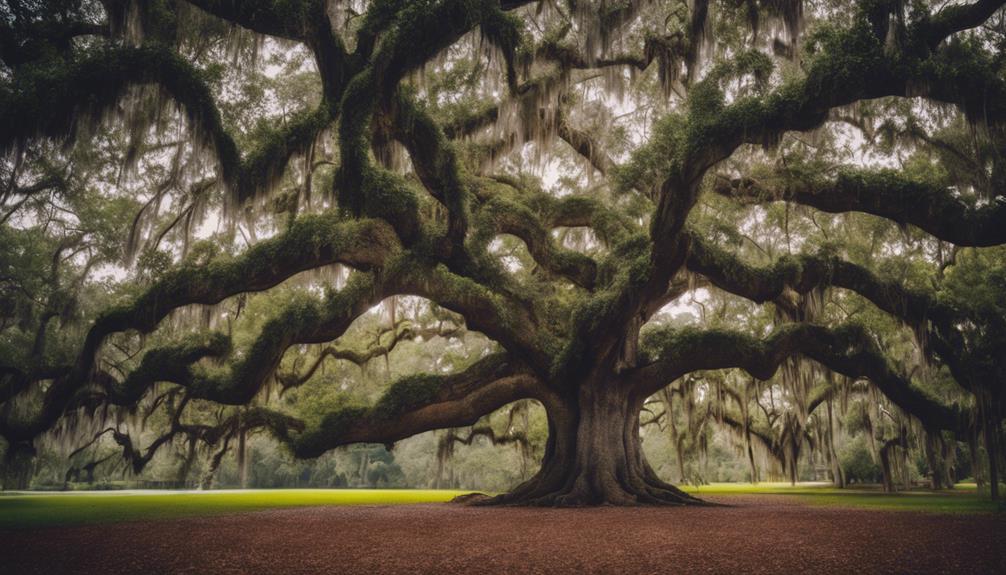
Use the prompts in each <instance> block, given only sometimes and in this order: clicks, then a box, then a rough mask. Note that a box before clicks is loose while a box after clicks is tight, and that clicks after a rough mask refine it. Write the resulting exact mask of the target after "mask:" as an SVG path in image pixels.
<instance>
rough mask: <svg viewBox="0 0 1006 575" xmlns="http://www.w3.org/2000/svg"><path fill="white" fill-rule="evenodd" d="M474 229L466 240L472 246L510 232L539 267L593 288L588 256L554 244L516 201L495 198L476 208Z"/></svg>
mask: <svg viewBox="0 0 1006 575" xmlns="http://www.w3.org/2000/svg"><path fill="white" fill-rule="evenodd" d="M476 228H477V232H476V233H475V235H474V238H473V239H472V240H470V242H469V245H471V246H472V249H475V250H479V251H483V250H484V249H485V246H486V245H487V244H488V242H489V241H491V240H492V238H493V237H495V236H496V235H497V234H511V235H514V236H516V237H518V238H520V239H521V240H523V241H524V243H525V244H526V245H527V248H528V251H529V252H530V253H531V256H532V257H534V259H535V261H536V262H537V263H538V265H540V266H541V267H542V268H544V269H546V270H548V271H549V272H551V273H553V274H555V275H558V276H562V277H565V278H566V279H568V280H570V281H571V282H573V283H574V284H576V285H578V286H580V287H583V288H586V289H588V290H589V289H593V287H594V280H595V276H596V274H597V264H595V263H594V260H592V259H590V258H589V257H587V256H585V255H583V254H581V253H578V252H574V251H570V250H565V249H560V248H557V247H556V246H555V242H554V241H553V240H552V236H551V235H550V234H549V230H548V229H547V228H546V227H545V226H543V225H542V223H541V222H540V221H539V219H538V218H537V216H536V215H535V214H534V213H533V212H532V211H531V210H530V209H528V208H527V207H526V206H524V205H523V204H521V203H519V202H516V201H508V200H507V199H505V198H503V197H501V196H500V197H496V198H493V199H492V200H490V201H489V202H486V203H485V204H484V205H483V206H482V207H481V208H480V210H479V214H478V219H477V221H476Z"/></svg>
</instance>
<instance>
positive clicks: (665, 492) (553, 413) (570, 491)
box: [486, 383, 702, 506]
mask: <svg viewBox="0 0 1006 575" xmlns="http://www.w3.org/2000/svg"><path fill="white" fill-rule="evenodd" d="M579 390H580V391H579V393H578V394H577V396H576V397H575V398H572V399H568V400H566V401H564V402H563V405H561V406H546V412H547V414H548V426H549V437H548V443H547V444H546V448H545V456H544V458H543V461H542V467H541V469H540V470H539V471H538V473H537V474H536V475H535V476H534V477H532V478H531V479H529V480H528V481H526V482H524V483H523V484H521V485H520V486H518V487H517V488H516V489H514V490H513V491H512V492H510V493H507V494H504V495H500V496H498V497H495V498H492V499H490V500H488V501H487V502H486V503H489V504H529V505H553V506H583V505H602V504H608V505H658V504H674V505H681V504H688V503H692V504H695V503H702V502H701V501H700V500H698V499H696V498H694V497H692V496H690V495H688V494H687V493H685V492H683V491H681V490H679V489H678V488H676V487H674V486H673V485H670V484H668V483H665V482H664V481H662V480H661V479H659V478H658V477H657V475H656V473H655V472H654V471H653V469H652V468H651V467H650V465H649V463H647V461H646V459H645V457H644V455H643V451H642V445H641V441H640V437H639V413H640V411H641V409H642V405H643V399H644V398H634V397H632V396H631V395H630V394H629V393H628V392H627V391H626V390H624V389H620V388H619V386H618V385H617V384H614V383H613V384H610V385H603V384H586V385H583V386H581V387H580V388H579Z"/></svg>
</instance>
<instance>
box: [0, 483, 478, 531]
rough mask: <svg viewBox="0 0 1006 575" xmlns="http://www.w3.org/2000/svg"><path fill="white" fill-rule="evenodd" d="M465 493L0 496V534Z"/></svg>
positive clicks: (370, 491)
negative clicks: (15, 530)
mask: <svg viewBox="0 0 1006 575" xmlns="http://www.w3.org/2000/svg"><path fill="white" fill-rule="evenodd" d="M463 493H469V492H468V491H449V490H433V489H274V490H273V489H249V490H244V491H237V490H236V491H223V490H222V491H152V492H151V491H100V492H96V491H69V492H60V493H26V494H17V495H2V496H0V529H21V528H38V527H49V526H57V525H80V524H87V523H115V522H121V521H141V520H156V519H173V518H179V517H192V516H206V515H222V514H228V513H241V512H247V511H261V510H264V509H277V508H285V507H313V506H325V505H394V504H404V503H440V502H445V501H450V500H451V499H453V498H454V497H456V496H458V495H461V494H463Z"/></svg>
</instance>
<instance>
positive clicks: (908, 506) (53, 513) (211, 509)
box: [0, 483, 996, 529]
mask: <svg viewBox="0 0 1006 575" xmlns="http://www.w3.org/2000/svg"><path fill="white" fill-rule="evenodd" d="M684 489H685V490H686V491H689V492H691V493H694V494H696V495H698V496H700V497H712V498H714V499H716V500H717V501H720V502H722V503H726V504H732V503H740V501H741V500H738V499H737V496H743V495H765V496H785V497H790V498H795V499H797V500H799V501H800V502H802V503H806V504H808V505H814V506H840V507H854V508H864V509H882V510H891V511H898V510H902V511H923V512H933V513H988V512H992V511H994V510H995V509H996V506H995V505H994V504H993V503H991V502H990V501H988V500H986V499H983V498H981V497H979V496H978V494H977V493H976V491H975V489H974V486H973V485H972V486H968V485H961V486H958V488H956V489H954V490H953V491H946V492H932V491H925V490H920V491H910V492H900V493H895V494H889V493H884V492H882V491H880V490H879V489H876V488H874V489H868V488H847V489H835V488H833V487H830V486H828V485H823V484H814V483H803V484H798V485H796V486H795V487H794V486H791V485H789V484H788V483H761V484H758V485H750V484H737V483H719V484H712V485H704V486H701V487H692V486H686V487H685V488H684ZM463 493H469V492H468V491H450V490H432V489H275V490H260V489H256V490H245V491H237V490H235V491H228V490H221V491H205V492H200V491H101V492H93V491H91V492H87V491H71V492H59V493H41V492H37V493H33V492H29V493H24V494H15V495H10V494H8V495H2V496H0V529H25V528H28V529H30V528H38V527H48V526H61V525H66V526H69V525H81V524H88V523H114V522H121V521H140V520H157V519H175V518H181V517H191V516H208V515H222V514H229V513H241V512H248V511H262V510H265V509H281V508H287V507H314V506H332V505H396V504H408V503H440V502H445V501H450V500H451V499H453V498H454V497H456V496H457V495H460V494H463Z"/></svg>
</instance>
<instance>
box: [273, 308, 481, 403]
mask: <svg viewBox="0 0 1006 575" xmlns="http://www.w3.org/2000/svg"><path fill="white" fill-rule="evenodd" d="M389 331H390V333H391V337H390V338H389V339H388V340H387V341H384V342H382V341H381V339H382V337H381V336H378V338H377V340H378V341H377V343H376V344H375V345H372V346H369V347H367V348H365V349H353V348H348V347H343V346H338V345H328V346H325V348H324V349H322V350H321V352H319V353H318V357H316V358H315V360H314V361H313V362H312V363H311V365H310V366H308V368H307V369H306V370H304V372H303V373H301V374H297V373H287V374H277V379H278V380H279V382H280V384H281V385H282V386H283V389H290V388H292V387H298V386H300V385H303V384H304V383H306V382H307V381H308V380H310V379H311V377H313V376H314V374H315V373H316V372H317V371H318V369H319V368H320V367H321V366H322V364H324V363H325V360H326V359H329V358H331V359H337V360H343V361H348V362H350V363H354V364H356V365H358V366H360V367H364V366H365V365H367V364H368V363H370V362H371V361H372V360H374V359H377V358H379V357H383V356H387V355H388V354H389V353H391V352H392V350H394V349H395V348H396V347H398V344H399V343H401V342H403V341H411V340H415V339H421V340H423V341H429V340H430V339H432V338H434V337H445V338H450V337H454V336H457V335H461V333H462V331H463V329H462V328H460V327H450V328H444V327H434V328H420V327H417V326H414V325H412V324H411V323H410V322H407V321H403V322H399V324H398V325H396V326H395V327H394V329H390V330H389ZM381 335H383V333H382V334H381Z"/></svg>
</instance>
